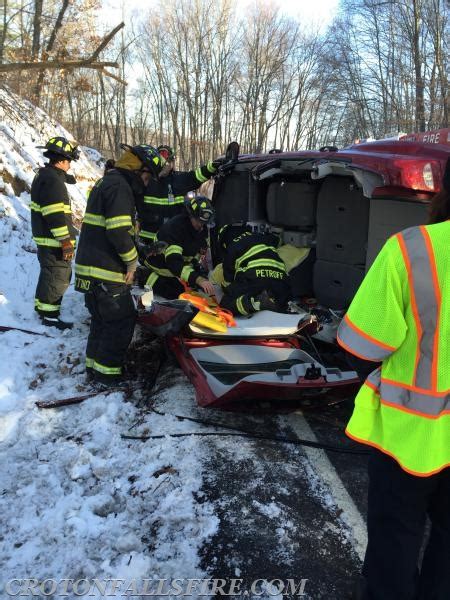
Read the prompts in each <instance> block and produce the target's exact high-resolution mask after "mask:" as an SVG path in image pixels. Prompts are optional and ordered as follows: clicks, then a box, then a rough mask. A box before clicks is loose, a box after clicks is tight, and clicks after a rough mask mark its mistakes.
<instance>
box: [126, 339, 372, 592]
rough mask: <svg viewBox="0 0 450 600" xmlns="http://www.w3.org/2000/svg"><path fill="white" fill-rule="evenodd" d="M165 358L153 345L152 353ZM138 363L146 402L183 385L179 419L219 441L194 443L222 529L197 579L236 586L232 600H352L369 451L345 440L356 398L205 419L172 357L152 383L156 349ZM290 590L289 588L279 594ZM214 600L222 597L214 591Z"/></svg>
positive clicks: (275, 405) (257, 407)
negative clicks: (146, 386) (204, 576)
mask: <svg viewBox="0 0 450 600" xmlns="http://www.w3.org/2000/svg"><path fill="white" fill-rule="evenodd" d="M161 350H162V348H160V347H159V346H158V345H157V346H156V352H157V353H160V352H161ZM134 355H135V356H137V357H139V361H138V363H139V364H138V363H136V364H135V365H132V367H133V369H134V370H135V373H136V374H139V372H141V373H142V371H143V370H145V375H146V378H147V380H153V378H154V376H155V375H157V385H156V386H155V388H154V389H153V392H155V394H153V392H152V394H151V395H152V396H154V397H155V398H158V396H159V391H161V390H164V389H166V390H167V389H169V388H170V386H171V385H173V384H174V382H176V381H178V382H182V385H183V386H184V385H186V401H185V403H184V405H183V406H182V407H179V408H180V409H181V411H182V412H183V414H185V415H186V416H189V417H190V418H193V419H198V420H200V421H201V422H202V423H199V424H197V425H196V427H195V428H196V429H197V428H198V427H200V430H202V431H203V430H204V431H212V432H217V434H218V435H213V436H211V437H203V438H199V443H200V440H202V442H201V443H202V444H204V446H202V448H203V449H204V448H205V447H206V451H204V452H203V455H206V456H208V460H207V461H206V462H205V465H204V473H203V480H204V485H203V489H202V494H201V495H200V496H199V498H198V499H197V501H198V502H204V501H205V500H207V501H208V502H210V503H212V504H213V508H214V513H215V514H216V515H217V516H218V517H219V520H220V524H219V528H218V531H217V533H216V534H215V535H214V536H213V538H212V539H210V541H209V543H208V544H207V545H206V546H204V547H203V548H202V550H201V564H200V567H201V568H202V570H204V571H205V572H206V573H208V576H209V577H210V578H211V579H215V578H217V579H223V580H225V581H226V582H227V586H226V588H225V590H226V591H228V592H229V591H230V588H229V585H230V581H232V580H233V579H237V580H239V581H240V584H239V588H240V589H239V593H238V594H236V595H235V596H228V597H236V598H261V599H262V600H266V599H268V598H278V599H281V598H294V597H301V598H304V599H305V600H345V599H346V598H351V592H352V589H353V586H354V581H355V579H356V577H357V575H358V572H359V570H360V567H361V559H362V557H363V555H364V548H365V543H366V530H365V513H366V495H367V475H366V464H367V455H366V454H365V449H364V448H363V447H361V446H360V445H358V444H355V443H354V442H352V441H351V440H349V439H348V438H347V437H346V436H345V434H344V433H343V429H344V427H345V424H346V422H347V421H348V418H349V416H350V414H351V411H352V407H353V392H352V391H349V396H348V397H347V398H346V399H344V400H341V401H340V402H339V403H334V404H332V399H331V398H330V397H327V396H325V395H322V396H317V397H315V398H312V399H309V400H308V399H303V400H301V401H299V402H297V403H291V404H289V405H287V404H286V403H283V404H280V403H279V402H277V401H276V400H274V401H273V402H270V403H268V402H265V403H257V404H251V405H249V404H248V403H246V404H245V406H242V405H235V406H233V407H230V408H229V409H227V410H219V409H212V408H208V409H205V408H200V407H198V406H197V405H196V403H195V400H194V398H193V388H192V387H191V386H190V385H189V384H188V382H187V379H186V378H185V376H184V375H183V374H182V372H181V371H180V369H179V367H178V366H177V364H176V362H175V360H174V357H169V358H168V360H166V361H165V362H164V363H163V366H162V369H161V371H159V372H158V374H157V373H152V374H151V376H150V374H149V372H148V368H149V364H152V361H151V360H150V358H151V356H153V357H154V356H155V347H153V346H151V345H150V346H148V347H147V345H146V343H145V342H144V343H143V346H142V347H141V348H140V349H139V352H136V353H135V354H134ZM153 364H154V365H155V361H153ZM188 396H190V398H188ZM157 407H158V409H159V410H166V407H165V405H164V402H162V403H161V402H160V401H157ZM169 408H172V409H173V408H174V407H173V406H172V407H169ZM168 412H169V413H171V414H172V413H176V412H180V411H179V409H175V410H169V411H168ZM211 423H216V424H222V425H224V426H225V428H223V429H220V428H218V427H214V426H213V425H211ZM227 428H228V429H227ZM229 428H236V429H238V430H239V429H241V430H243V431H246V432H250V433H252V434H255V435H258V434H262V435H263V436H266V437H278V438H279V437H281V438H288V439H291V440H292V439H293V440H298V439H299V438H303V439H309V440H313V441H314V440H315V441H318V442H320V443H322V444H325V445H331V446H334V447H336V448H338V449H343V450H353V451H356V452H360V454H350V453H341V452H331V451H325V450H320V449H319V450H318V449H314V448H309V447H306V446H302V445H299V444H293V443H286V442H280V441H273V440H272V441H271V440H262V439H256V438H249V437H248V436H245V437H234V436H232V435H230V434H233V433H234V434H236V433H239V432H238V431H234V430H233V429H229ZM222 434H224V435H222ZM275 580H279V581H278V584H277V585H278V587H279V588H280V590H282V593H280V594H277V589H276V588H272V589H270V588H268V587H267V584H265V583H264V581H266V582H271V581H275ZM289 580H291V581H292V582H293V583H291V584H290V585H293V588H292V587H291V588H290V589H289V588H286V589H284V590H283V589H282V588H283V586H284V585H285V584H286V582H288V581H289ZM293 590H294V591H293ZM300 592H302V595H301V596H300V595H299V593H300ZM215 597H223V596H222V595H221V594H220V592H219V591H218V592H217V593H216V595H215Z"/></svg>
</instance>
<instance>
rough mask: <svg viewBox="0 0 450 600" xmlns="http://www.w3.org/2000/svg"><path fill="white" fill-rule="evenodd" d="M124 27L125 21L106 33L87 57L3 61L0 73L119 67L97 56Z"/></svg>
mask: <svg viewBox="0 0 450 600" xmlns="http://www.w3.org/2000/svg"><path fill="white" fill-rule="evenodd" d="M122 27H125V23H120V24H119V25H117V27H114V29H113V30H112V31H111V32H110V33H108V35H106V36H105V37H104V38H103V40H102V41H101V42H100V44H99V45H98V46H97V48H96V49H95V50H94V52H93V53H92V54H91V55H90V56H88V57H87V58H81V59H78V60H51V61H46V60H44V61H38V62H34V61H23V62H14V63H5V64H0V73H8V72H10V71H22V70H27V71H28V70H30V69H37V70H43V69H79V68H83V69H97V70H99V71H103V69H104V68H105V67H113V68H115V69H118V68H119V63H117V62H111V61H106V62H100V61H98V60H97V59H98V56H99V54H100V52H101V51H102V50H104V48H105V47H106V46H107V45H108V44H109V42H110V41H111V40H112V39H113V37H114V36H115V35H116V33H117V32H118V31H120V30H121V29H122ZM104 73H105V75H107V76H108V77H111V73H108V72H107V71H105V72H104Z"/></svg>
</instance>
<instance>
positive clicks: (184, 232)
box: [141, 196, 214, 299]
mask: <svg viewBox="0 0 450 600" xmlns="http://www.w3.org/2000/svg"><path fill="white" fill-rule="evenodd" d="M185 207H186V209H185V210H184V212H183V213H182V214H180V215H177V216H175V217H173V218H172V219H170V221H168V222H167V223H165V224H164V225H163V226H162V227H161V229H160V230H159V231H158V235H157V240H158V241H162V242H166V244H167V247H166V249H165V250H164V253H163V254H158V255H154V256H149V257H148V258H147V259H146V261H145V269H144V277H143V278H141V280H143V283H145V284H147V285H149V286H151V287H152V288H153V291H154V292H155V294H158V295H159V296H163V297H164V298H168V299H174V298H178V296H179V295H180V294H181V293H183V292H184V291H185V287H186V286H189V287H191V288H195V287H198V288H200V289H201V290H203V291H204V292H205V293H206V294H209V295H213V294H214V286H213V284H212V283H210V281H209V280H208V278H207V277H208V275H207V273H205V272H204V271H203V270H202V268H201V267H200V264H199V259H200V255H201V253H202V252H205V251H206V249H207V247H208V227H211V226H212V225H213V221H214V210H213V208H212V205H211V202H210V200H209V199H208V198H206V196H194V197H193V198H191V199H186V203H185Z"/></svg>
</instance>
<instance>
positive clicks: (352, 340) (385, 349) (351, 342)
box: [337, 315, 395, 362]
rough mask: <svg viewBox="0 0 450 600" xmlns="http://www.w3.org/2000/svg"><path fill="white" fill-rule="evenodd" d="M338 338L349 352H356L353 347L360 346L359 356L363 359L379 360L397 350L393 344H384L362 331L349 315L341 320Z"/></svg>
mask: <svg viewBox="0 0 450 600" xmlns="http://www.w3.org/2000/svg"><path fill="white" fill-rule="evenodd" d="M337 339H338V342H339V344H340V345H341V346H342V347H343V348H345V349H346V350H347V351H348V352H352V353H353V354H355V351H354V350H353V348H358V356H359V357H360V358H362V359H363V360H373V361H376V362H379V361H380V360H383V358H386V357H387V356H389V355H390V354H392V352H393V351H394V350H395V348H393V347H392V346H388V344H384V343H383V342H380V341H379V340H376V339H375V338H373V337H371V336H370V335H368V334H367V333H365V332H364V331H362V329H360V328H359V327H357V326H356V325H355V324H354V323H352V321H350V319H349V317H348V315H345V317H344V319H343V320H342V321H341V324H340V326H339V332H338V335H337ZM344 340H345V341H344Z"/></svg>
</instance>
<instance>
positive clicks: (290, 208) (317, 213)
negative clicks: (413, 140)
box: [213, 158, 427, 310]
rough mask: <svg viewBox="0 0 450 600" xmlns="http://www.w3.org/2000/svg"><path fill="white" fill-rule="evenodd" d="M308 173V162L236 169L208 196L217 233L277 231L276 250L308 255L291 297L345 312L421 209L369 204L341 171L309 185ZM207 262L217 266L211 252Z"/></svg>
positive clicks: (352, 177)
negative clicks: (386, 246)
mask: <svg viewBox="0 0 450 600" xmlns="http://www.w3.org/2000/svg"><path fill="white" fill-rule="evenodd" d="M311 167H312V160H311V159H309V160H308V159H307V160H290V161H287V160H285V161H281V160H280V159H279V158H278V159H274V160H270V161H268V162H266V163H263V164H261V163H255V162H254V163H242V164H239V165H237V166H236V168H235V170H234V171H233V172H232V173H231V174H230V175H228V176H227V177H224V178H223V179H222V180H221V181H220V182H219V183H218V184H216V188H215V190H214V197H213V198H214V204H215V207H216V222H217V227H221V226H222V225H224V224H226V223H236V222H239V221H247V222H249V223H250V224H251V225H252V226H253V228H254V230H258V231H265V230H267V229H270V230H271V231H276V232H278V233H279V234H280V236H281V239H282V243H284V244H291V245H293V246H296V247H299V248H304V247H307V248H310V252H309V255H308V257H307V258H306V259H305V260H304V261H303V262H302V263H301V264H300V265H298V266H297V267H295V268H294V269H293V270H291V271H290V277H291V282H292V288H293V293H294V296H295V297H297V298H301V297H307V296H310V297H314V298H316V299H317V302H318V303H319V304H320V305H321V306H323V307H326V308H331V309H334V310H345V309H346V308H347V307H348V305H349V304H350V302H351V300H352V298H353V296H354V294H355V292H356V290H357V289H358V287H359V285H360V283H361V281H362V279H363V277H364V274H365V272H366V270H367V269H368V268H369V267H370V265H371V264H372V262H373V261H374V259H375V257H376V255H377V253H378V251H379V250H380V248H381V246H382V245H383V243H384V242H385V241H386V240H387V239H388V237H389V236H391V235H392V234H394V233H396V232H398V231H400V230H401V229H404V228H406V227H410V226H412V225H418V224H424V223H426V220H427V205H426V204H424V203H420V202H417V201H413V200H405V199H398V198H397V199H396V198H376V199H370V198H368V197H366V196H365V195H364V193H363V187H364V180H363V179H364V174H362V175H361V172H360V173H358V174H357V173H355V171H354V169H353V170H351V169H346V166H345V165H343V164H341V165H339V166H338V168H337V169H336V170H335V171H334V172H333V170H331V173H330V174H328V175H327V176H326V177H324V178H322V179H312V178H311ZM370 177H371V178H372V180H373V177H374V176H373V174H371V175H370ZM381 184H382V182H381V179H380V184H379V185H381ZM372 187H373V185H372ZM213 259H214V262H219V261H220V255H219V252H218V250H217V248H215V247H214V246H213Z"/></svg>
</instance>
